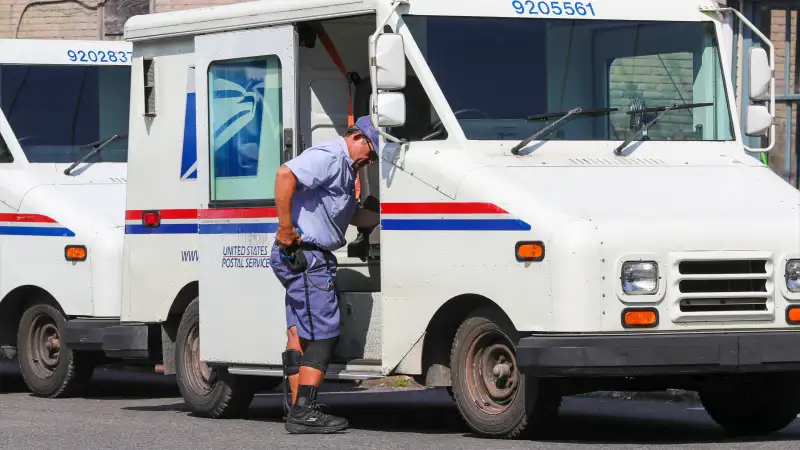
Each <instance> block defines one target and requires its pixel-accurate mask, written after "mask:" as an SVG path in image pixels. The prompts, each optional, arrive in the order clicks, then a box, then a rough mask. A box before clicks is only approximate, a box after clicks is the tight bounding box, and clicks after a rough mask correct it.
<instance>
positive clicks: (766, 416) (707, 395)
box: [698, 374, 800, 436]
mask: <svg viewBox="0 0 800 450" xmlns="http://www.w3.org/2000/svg"><path fill="white" fill-rule="evenodd" d="M748 381H749V382H748ZM748 381H736V380H726V381H724V382H722V383H714V385H711V386H709V387H707V388H705V389H702V390H700V391H699V392H698V394H699V396H700V401H701V402H702V403H703V407H704V408H705V410H706V412H707V413H708V415H709V416H711V418H712V419H713V420H714V421H715V422H716V423H717V424H718V425H720V426H721V427H722V428H724V429H725V431H727V432H728V433H729V434H731V435H738V436H765V435H768V434H771V433H774V432H776V431H779V430H782V429H783V428H785V427H786V426H788V425H789V424H790V423H792V421H794V419H795V418H797V415H798V414H799V413H800V388H799V387H798V386H797V382H796V380H792V379H791V377H789V376H787V375H784V374H776V375H771V376H770V375H768V376H764V377H757V378H753V379H751V380H748Z"/></svg>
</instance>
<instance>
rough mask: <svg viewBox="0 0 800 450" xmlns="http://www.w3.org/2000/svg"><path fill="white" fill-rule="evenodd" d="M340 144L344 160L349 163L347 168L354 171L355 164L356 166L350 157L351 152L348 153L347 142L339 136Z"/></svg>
mask: <svg viewBox="0 0 800 450" xmlns="http://www.w3.org/2000/svg"><path fill="white" fill-rule="evenodd" d="M339 144H340V147H341V149H342V153H344V159H345V161H347V166H348V167H350V168H351V169H353V164H355V161H353V158H351V157H350V152H348V151H347V141H345V140H344V138H343V137H341V136H339ZM353 170H355V169H353Z"/></svg>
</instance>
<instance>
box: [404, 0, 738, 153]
mask: <svg viewBox="0 0 800 450" xmlns="http://www.w3.org/2000/svg"><path fill="white" fill-rule="evenodd" d="M404 20H405V22H406V24H407V26H408V29H409V31H410V32H411V34H412V36H413V37H414V39H415V41H416V42H417V45H418V46H419V48H420V50H421V51H422V54H423V56H424V58H425V60H426V61H427V64H428V65H429V67H430V69H431V71H432V72H433V75H434V77H435V78H436V81H437V83H438V85H439V87H440V88H441V90H442V92H443V93H444V95H445V97H446V99H447V102H448V104H449V106H450V107H451V108H452V110H453V112H454V113H455V114H456V117H457V118H458V121H459V124H460V125H461V127H462V129H463V131H464V134H465V135H466V137H467V139H472V140H502V139H513V140H519V139H524V138H526V137H528V136H530V135H532V134H534V133H536V132H537V131H538V130H541V129H542V128H544V127H546V126H548V125H549V124H550V123H552V121H554V120H557V119H558V116H559V115H558V113H561V114H563V113H565V112H566V111H570V110H571V109H573V108H575V107H581V108H582V109H583V110H602V109H605V108H610V109H611V110H610V111H608V112H606V113H603V114H585V115H575V116H574V117H572V118H570V120H569V122H567V123H565V124H564V125H563V126H559V127H558V129H557V130H554V132H552V133H549V134H548V135H546V136H542V139H548V140H556V139H561V140H595V141H597V140H615V141H616V140H625V139H627V138H629V137H630V136H633V135H636V133H637V132H638V131H639V130H640V129H641V127H642V125H643V124H646V123H648V122H650V120H651V119H652V117H653V116H655V115H657V114H658V112H653V111H654V110H655V109H657V108H659V107H663V106H666V105H671V104H677V105H690V104H703V106H698V107H687V108H681V109H676V110H673V111H669V112H668V113H667V114H665V115H664V116H663V118H661V120H658V121H657V122H656V123H655V124H654V125H653V126H652V127H651V128H650V129H649V130H647V132H646V133H644V135H643V138H644V139H650V140H659V141H730V140H733V129H732V121H731V114H730V110H729V107H728V100H727V95H726V90H725V89H726V86H725V80H724V77H723V72H722V65H721V59H720V56H719V47H718V44H717V40H716V36H715V28H714V25H713V24H712V23H710V22H677V23H676V22H645V21H639V22H637V21H610V20H602V21H601V20H583V19H580V20H563V19H552V20H547V19H516V18H486V17H481V18H475V17H433V16H413V15H412V16H404ZM531 116H534V117H531ZM536 116H538V117H536ZM543 116H544V117H543Z"/></svg>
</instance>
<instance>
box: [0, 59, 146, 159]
mask: <svg viewBox="0 0 800 450" xmlns="http://www.w3.org/2000/svg"><path fill="white" fill-rule="evenodd" d="M130 83H131V69H130V67H128V66H104V67H98V66H39V65H36V66H34V65H0V107H1V108H2V110H3V113H4V114H5V116H6V119H7V120H8V122H9V124H10V125H11V129H12V130H13V132H14V134H15V135H16V137H17V139H18V140H19V144H20V146H21V147H22V150H23V152H24V153H25V156H26V157H27V158H28V161H29V162H32V163H72V162H74V161H77V160H78V159H80V158H81V157H82V156H84V155H85V154H87V153H88V152H90V151H92V148H81V147H83V146H84V145H86V144H89V143H92V142H95V141H97V140H100V139H104V138H107V137H108V136H113V135H115V134H119V135H127V134H128V111H129V104H130ZM127 160H128V142H127V140H125V139H118V140H116V141H115V142H112V143H110V144H109V145H108V146H106V147H105V148H103V151H102V152H99V153H98V154H97V155H95V156H94V157H92V159H91V160H90V161H93V162H127Z"/></svg>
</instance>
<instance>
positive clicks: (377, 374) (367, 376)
mask: <svg viewBox="0 0 800 450" xmlns="http://www.w3.org/2000/svg"><path fill="white" fill-rule="evenodd" d="M358 362H359V363H360V364H352V362H348V363H347V364H331V365H330V367H328V372H327V373H326V374H325V379H327V380H349V381H362V380H375V379H378V378H383V377H384V375H383V374H382V373H381V364H380V361H374V363H373V364H363V363H364V362H367V361H365V360H360V361H358ZM369 362H370V363H372V362H373V361H369ZM228 372H229V373H232V374H234V375H255V376H266V377H282V376H283V368H282V367H281V366H231V367H228Z"/></svg>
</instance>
